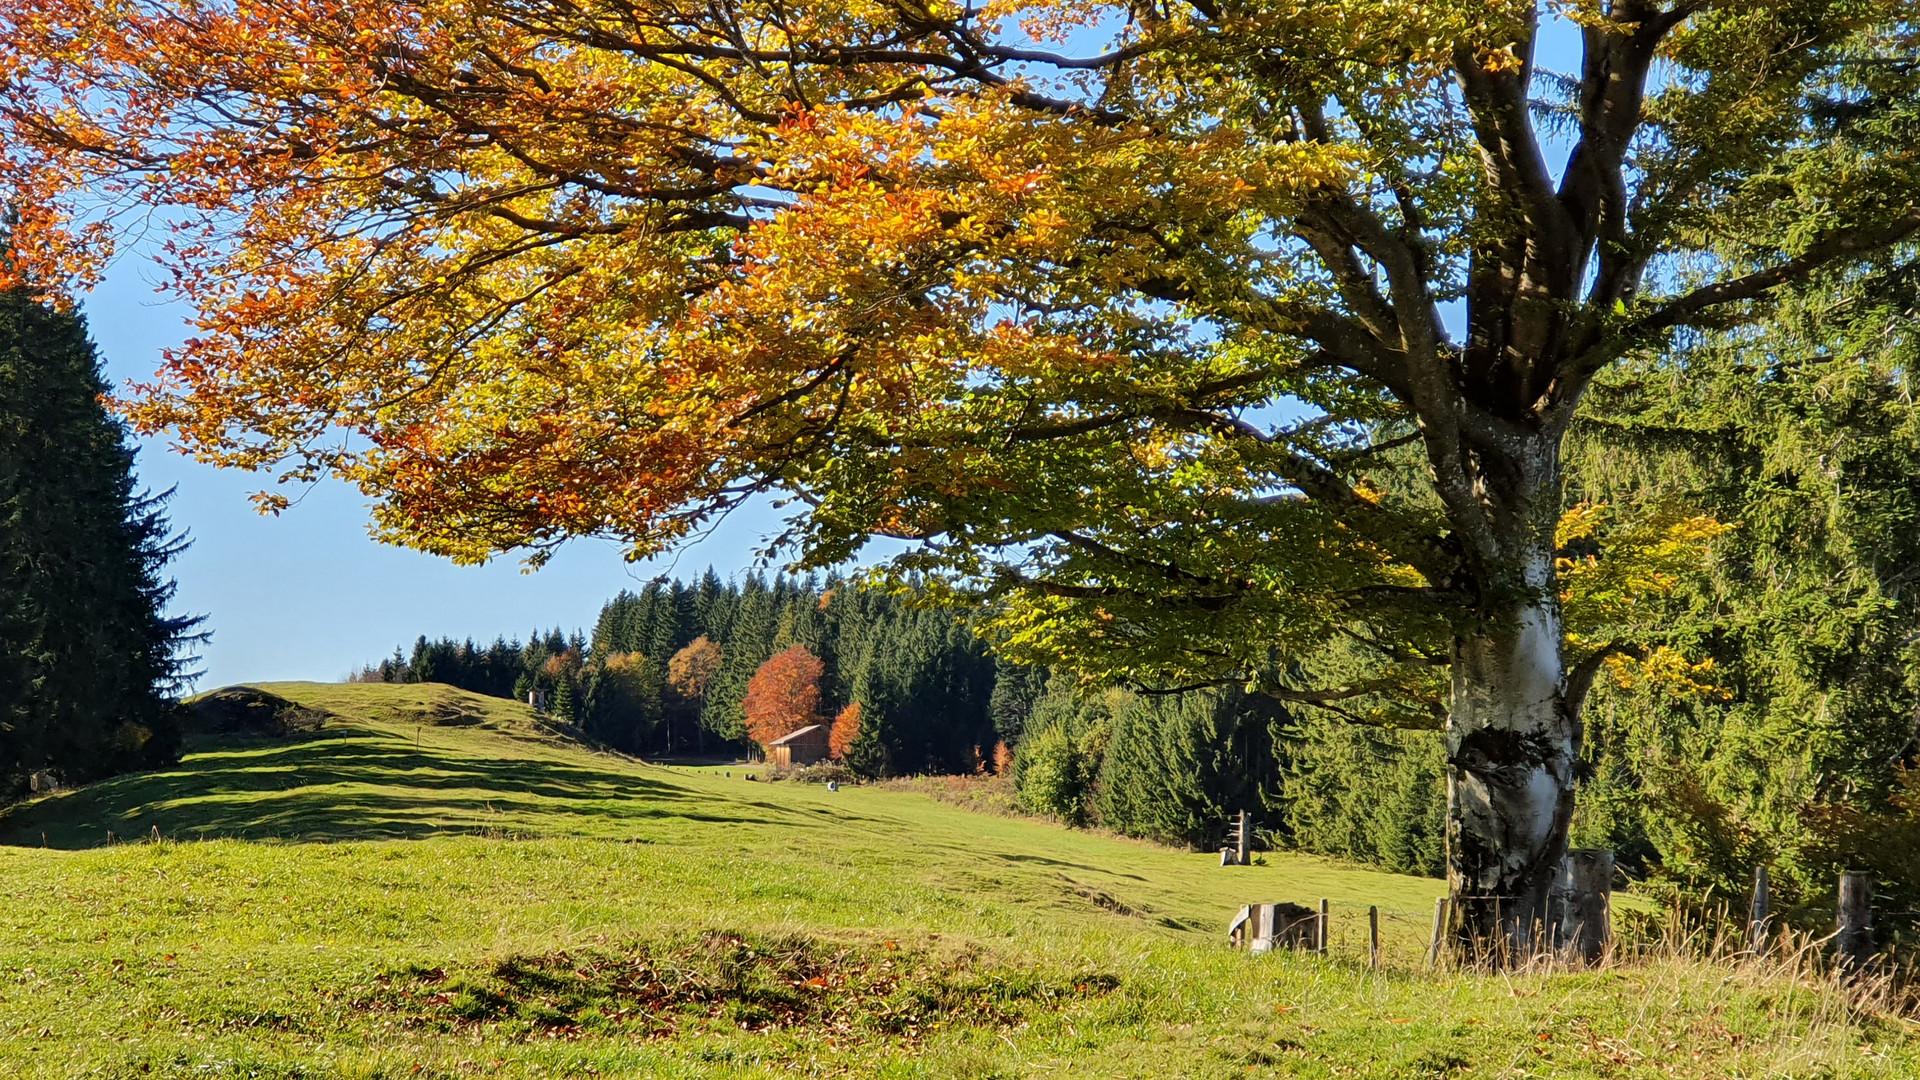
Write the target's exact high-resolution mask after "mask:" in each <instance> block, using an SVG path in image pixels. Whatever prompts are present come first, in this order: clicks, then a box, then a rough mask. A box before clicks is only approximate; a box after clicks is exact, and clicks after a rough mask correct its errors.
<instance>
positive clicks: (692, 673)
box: [667, 634, 721, 701]
mask: <svg viewBox="0 0 1920 1080" xmlns="http://www.w3.org/2000/svg"><path fill="white" fill-rule="evenodd" d="M720 660H721V654H720V646H719V645H716V644H714V642H713V639H711V638H709V637H707V635H705V634H701V635H700V636H699V637H697V638H694V639H693V641H692V642H691V643H689V644H688V645H687V647H686V648H684V649H681V650H680V651H679V652H677V653H674V654H673V657H672V659H670V660H668V661H667V685H668V686H671V687H673V689H674V690H675V691H676V692H677V693H679V694H680V696H682V697H685V698H688V699H691V700H694V701H703V700H705V698H706V696H707V687H708V686H710V685H712V683H713V677H714V676H715V675H717V674H719V671H720Z"/></svg>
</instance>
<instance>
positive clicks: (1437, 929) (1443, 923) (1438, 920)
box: [1427, 896, 1447, 967]
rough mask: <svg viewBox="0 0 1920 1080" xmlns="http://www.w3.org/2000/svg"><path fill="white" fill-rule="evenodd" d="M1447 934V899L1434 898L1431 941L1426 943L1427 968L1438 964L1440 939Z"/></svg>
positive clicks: (1441, 897)
mask: <svg viewBox="0 0 1920 1080" xmlns="http://www.w3.org/2000/svg"><path fill="white" fill-rule="evenodd" d="M1446 934H1447V898H1446V897H1444V896H1440V897H1435V898H1434V901H1433V940H1432V941H1430V942H1428V943H1427V966H1428V967H1432V966H1434V965H1435V964H1438V963H1439V962H1440V939H1441V938H1443V937H1445V936H1446Z"/></svg>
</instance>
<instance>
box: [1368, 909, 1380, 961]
mask: <svg viewBox="0 0 1920 1080" xmlns="http://www.w3.org/2000/svg"><path fill="white" fill-rule="evenodd" d="M1367 966H1368V967H1370V968H1377V967H1379V966H1380V908H1379V905H1377V904H1369V905H1367Z"/></svg>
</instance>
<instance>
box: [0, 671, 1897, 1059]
mask: <svg viewBox="0 0 1920 1080" xmlns="http://www.w3.org/2000/svg"><path fill="white" fill-rule="evenodd" d="M263 688H264V689H267V690H269V691H272V692H274V693H277V694H280V695H282V696H284V697H287V698H290V699H293V700H295V701H297V702H299V703H300V704H302V705H305V706H308V707H310V708H314V709H319V710H324V711H325V712H326V713H327V714H328V716H327V719H326V720H325V722H324V723H323V724H322V726H321V727H320V728H319V730H317V731H314V732H310V733H306V734H301V735H296V736H291V737H287V738H277V739H276V738H264V737H240V736H232V737H226V738H221V739H212V738H203V739H201V740H199V741H198V742H195V743H192V744H190V746H189V752H188V753H187V755H186V756H185V757H184V759H183V760H182V762H181V763H180V765H179V766H178V767H177V768H175V769H172V770H169V771H165V772H158V773H147V774H140V775H134V776H127V777H122V778H119V779H117V780H113V781H110V782H107V783H103V784H99V785H97V786H94V787H90V788H86V789H82V790H79V791H74V792H67V793H63V794H60V795H56V796H54V797H51V798H46V799H42V800H39V801H37V802H32V803H28V804H23V805H21V806H18V807H16V808H14V809H13V810H12V811H11V812H9V813H8V814H6V815H5V816H4V817H0V844H4V845H5V846H4V847H0V1076H7V1077H15V1076H18V1077H92V1076H109V1077H120V1076H127V1077H135V1076H138V1077H182V1078H184V1077H271V1078H277V1077H288V1078H292V1077H312V1078H323V1077H324V1078H332V1077H341V1078H346V1077H364V1078H376V1077H384V1078H395V1080H398V1078H409V1077H429V1078H432V1077H466V1076H500V1077H603V1076H644V1077H652V1076H662V1077H683V1076H684V1077H692V1076H702V1077H706V1076H716V1077H735V1076H741V1077H745V1076H771V1075H782V1076H786V1075H804V1076H875V1077H903V1078H904V1077H1058V1078H1065V1077H1081V1076H1086V1077H1221V1078H1225V1077H1247V1076H1263V1077H1264V1076H1287V1077H1295V1076H1298V1077H1411V1078H1425V1077H1436V1078H1437V1077H1485V1078H1503V1080H1506V1078H1519V1077H1672V1076H1681V1077H1702V1078H1706V1077H1715V1078H1718V1077H1738V1078H1747V1077H1783V1078H1784V1077H1807V1078H1813V1077H1832V1078H1838V1077H1912V1076H1920V1028H1916V1027H1914V1026H1913V1024H1911V1023H1910V1022H1909V1021H1906V1020H1903V1019H1901V1018H1899V1017H1897V1016H1894V1015H1890V1014H1884V1013H1880V1012H1876V1011H1875V1010H1873V1009H1870V1008H1865V1007H1859V1006H1856V1005H1855V1004H1850V1002H1849V1000H1848V998H1847V997H1846V996H1844V995H1842V994H1840V993H1838V992H1836V991H1835V990H1834V989H1833V988H1832V987H1830V986H1827V985H1825V984H1822V983H1820V982H1818V981H1816V980H1814V979H1813V978H1812V977H1799V978H1795V977H1790V976H1788V975H1787V974H1784V973H1781V972H1777V971H1764V970H1757V969H1752V968H1734V967H1720V966H1712V965H1703V964H1689V963H1685V962H1681V961H1677V960H1646V961H1634V962H1630V963H1623V964H1620V965H1617V966H1615V967H1613V968H1610V969H1607V970H1604V971H1600V972H1592V973H1564V972H1562V973H1530V974H1524V975H1511V976H1507V975H1499V974H1494V975H1483V974H1473V973H1459V972H1439V973H1434V972H1428V971H1426V970H1424V967H1423V964H1422V953H1423V950H1424V947H1425V943H1426V939H1427V933H1428V921H1429V919H1430V917H1431V912H1432V909H1433V900H1434V898H1435V897H1436V896H1438V895H1439V894H1440V892H1441V891H1442V889H1441V884H1440V883H1439V882H1436V881H1430V880H1425V879H1419V878H1407V877H1399V876H1395V875H1390V874H1382V873H1377V872H1372V871H1367V870H1363V869H1358V868H1354V867H1349V866H1344V865H1340V864H1337V863H1333V862H1330V861H1327V860H1322V859H1316V858H1308V857H1300V856H1291V855H1284V854H1269V855H1267V856H1265V865H1260V866H1253V867H1243V868H1222V867H1220V866H1218V865H1217V863H1218V859H1217V857H1215V856H1210V855H1206V854H1196V853H1190V852H1184V851H1176V850H1171V849H1167V848H1163V847H1157V846H1154V845H1150V844H1145V843H1140V842H1136V841H1131V840H1126V839H1121V838H1116V837H1110V836H1104V835H1100V834H1096V833H1090V832H1078V831H1072V830H1068V829H1064V828H1060V827H1057V826H1054V825H1051V824H1047V823H1044V822H1038V821H1032V820H1027V819H1022V818H1015V817H1005V816H994V815H989V814H980V813H974V812H970V811H968V810H966V809H963V808H960V807H958V806H954V805H950V804H948V803H945V802H941V801H936V800H935V799H932V798H929V797H928V796H927V795H926V794H923V793H921V792H917V791H912V790H889V789H886V788H882V787H877V786H861V787H846V788H843V789H842V790H840V791H838V792H829V791H827V790H826V789H825V787H823V786H818V785H805V784H796V783H791V782H780V783H773V782H768V781H766V780H765V779H760V778H756V779H748V778H747V776H748V775H749V774H750V773H753V774H757V770H743V769H741V768H740V767H738V766H734V767H697V768H696V767H678V766H657V765H649V764H645V763H642V762H638V761H635V760H632V759H628V758H623V757H619V756H616V755H610V754H602V753H596V752H592V751H589V750H587V749H584V748H582V747H580V746H579V745H577V744H575V743H573V742H571V741H569V740H568V739H566V738H565V737H564V736H562V735H561V734H559V733H556V732H553V731H549V730H547V729H545V728H543V727H542V726H541V725H540V724H539V723H538V722H537V720H536V719H535V717H533V715H532V714H531V713H530V712H529V711H528V710H527V709H526V708H525V707H523V706H520V705H518V704H516V703H513V702H507V701H501V700H497V699H490V698H483V697H478V696H475V695H470V694H465V693H463V692H460V691H455V690H452V689H449V688H445V687H436V686H386V685H343V686H334V685H319V684H269V685H266V686H264V687H263ZM156 830H157V834H158V837H159V839H158V840H155V839H153V837H154V836H155V834H156ZM1321 898H1326V899H1327V900H1329V902H1330V903H1331V907H1332V912H1333V918H1332V926H1333V947H1332V949H1331V950H1330V953H1329V955H1327V956H1324V957H1322V956H1314V955H1305V954H1275V955H1271V956H1265V957H1250V956H1248V955H1246V954H1243V953H1238V952H1235V951H1233V950H1232V949H1230V948H1228V947H1227V945H1226V941H1225V936H1224V931H1225V928H1226V924H1227V920H1228V918H1229V917H1230V916H1231V914H1232V913H1233V911H1234V909H1235V908H1236V907H1237V906H1238V905H1239V904H1240V903H1243V902H1245V901H1248V900H1292V901H1295V902H1299V903H1307V904H1312V903H1316V902H1317V901H1318V900H1319V899H1321ZM1369 905H1375V906H1378V908H1379V909H1380V911H1381V915H1382V929H1383V937H1384V950H1383V958H1382V963H1381V965H1380V966H1379V967H1378V968H1377V969H1375V968H1372V967H1371V966H1370V965H1369V964H1368V962H1367V955H1366V944H1365V941H1366V918H1365V911H1366V908H1367V907H1368V906H1369Z"/></svg>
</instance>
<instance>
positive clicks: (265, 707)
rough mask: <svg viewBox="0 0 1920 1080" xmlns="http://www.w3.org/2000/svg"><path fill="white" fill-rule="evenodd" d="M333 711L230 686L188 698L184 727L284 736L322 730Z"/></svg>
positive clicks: (204, 732)
mask: <svg viewBox="0 0 1920 1080" xmlns="http://www.w3.org/2000/svg"><path fill="white" fill-rule="evenodd" d="M332 718H333V714H332V713H330V712H328V711H326V710H325V709H314V708H309V707H307V706H305V705H298V704H295V703H294V702H291V701H288V700H287V699H286V698H283V697H281V696H280V695H278V694H269V693H267V692H266V691H265V690H260V689H257V688H255V687H251V686H229V687H226V688H225V689H221V690H215V691H213V692H212V693H210V694H203V695H201V696H200V697H197V698H195V699H193V700H192V701H190V702H188V703H187V704H186V706H185V708H183V709H182V710H181V720H180V726H181V730H182V731H183V732H185V733H186V734H189V735H252V736H256V737H260V738H274V739H284V738H288V737H290V736H294V735H306V734H310V733H312V732H315V731H319V730H320V729H321V728H322V727H324V726H325V725H326V722H327V721H328V720H330V719H332Z"/></svg>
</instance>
